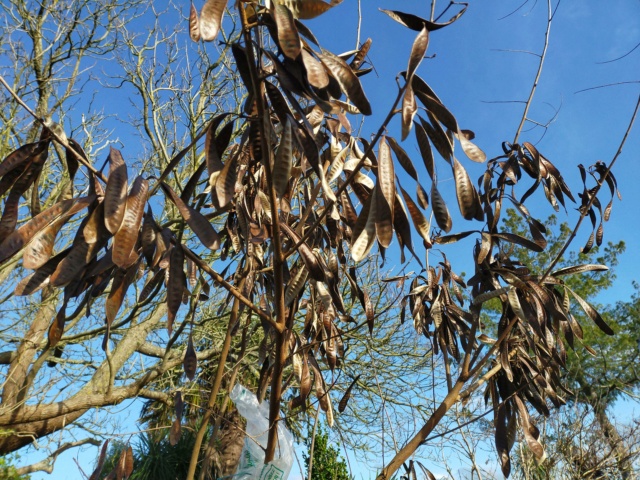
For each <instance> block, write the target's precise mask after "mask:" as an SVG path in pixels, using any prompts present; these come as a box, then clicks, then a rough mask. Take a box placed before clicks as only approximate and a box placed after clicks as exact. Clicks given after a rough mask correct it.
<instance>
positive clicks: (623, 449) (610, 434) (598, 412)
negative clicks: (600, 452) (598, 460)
mask: <svg viewBox="0 0 640 480" xmlns="http://www.w3.org/2000/svg"><path fill="white" fill-rule="evenodd" d="M592 407H593V410H594V413H595V416H596V420H597V421H598V424H599V425H600V428H601V429H602V432H603V433H604V437H605V439H606V441H607V443H608V444H609V447H611V452H612V453H613V454H614V455H615V458H616V461H617V463H618V470H619V471H620V476H621V477H622V478H623V479H624V480H635V479H636V474H635V472H634V471H633V462H632V453H631V452H629V449H628V448H627V446H626V444H625V442H624V440H623V439H622V437H621V436H620V434H619V433H618V429H617V428H616V427H615V425H614V424H612V423H611V421H610V420H609V416H608V415H607V412H606V409H605V408H604V407H603V406H602V405H600V404H599V403H598V402H596V403H595V405H593V404H592Z"/></svg>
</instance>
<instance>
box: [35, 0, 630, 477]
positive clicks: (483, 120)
mask: <svg viewBox="0 0 640 480" xmlns="http://www.w3.org/2000/svg"><path fill="white" fill-rule="evenodd" d="M163 3H164V2H161V1H157V2H155V5H156V6H157V7H158V8H159V7H160V6H161V5H162V4H163ZM440 3H442V5H445V4H446V3H447V2H444V1H442V2H440ZM520 4H521V0H518V1H515V2H514V1H504V0H485V1H482V2H472V4H471V5H470V7H469V9H468V11H467V13H466V14H465V15H464V16H463V17H462V18H461V19H460V20H459V21H458V22H456V23H455V24H454V25H452V26H450V27H447V28H445V29H442V30H440V31H437V32H433V33H432V34H431V39H430V45H429V49H428V51H427V54H428V55H429V56H433V58H429V59H426V60H425V61H423V63H422V65H421V67H420V69H419V70H418V74H419V75H420V76H421V77H422V78H423V79H425V80H426V81H427V82H428V83H429V84H430V85H431V86H432V87H433V89H434V90H435V91H436V93H437V94H438V95H439V96H440V98H441V99H442V100H443V102H444V103H445V105H446V106H447V107H448V108H449V109H450V110H451V111H452V112H453V113H454V115H455V116H456V117H457V119H458V122H459V123H460V125H461V127H462V128H468V129H471V130H473V131H474V132H475V133H476V139H475V140H474V141H475V143H476V144H477V145H478V146H480V147H481V148H482V149H483V150H484V151H485V152H486V153H487V156H488V157H489V158H491V157H494V156H497V155H499V154H501V147H500V145H501V142H503V141H512V140H513V136H514V133H515V130H516V128H517V125H518V123H519V121H520V117H521V115H522V109H523V105H522V104H521V103H496V102H507V101H522V100H525V99H526V98H527V96H528V94H529V91H530V88H531V84H532V81H533V76H534V75H535V72H536V69H537V66H538V58H537V57H536V56H535V55H532V54H529V53H515V52H505V51H501V50H521V51H527V52H533V53H539V52H540V51H541V48H542V45H543V40H544V29H545V26H546V25H545V22H546V13H547V12H546V3H545V2H542V1H538V2H534V1H529V2H528V3H527V4H525V5H524V6H523V7H522V8H521V9H520V10H518V11H517V12H516V13H514V14H512V15H510V16H507V15H508V14H509V13H510V12H512V11H514V10H515V9H516V8H517V7H518V6H519V5H520ZM378 7H380V8H391V9H400V10H403V11H407V12H412V13H415V14H418V15H422V16H425V17H426V16H428V9H429V2H426V1H416V0H412V1H409V0H403V1H400V0H387V1H382V0H380V1H378V0H363V4H362V32H361V40H365V39H366V38H367V37H372V38H373V45H372V49H371V52H370V60H371V63H372V64H373V65H374V67H375V69H376V71H375V72H374V73H371V74H369V75H367V76H366V77H364V78H363V85H364V88H365V92H366V94H367V96H368V98H369V99H370V100H371V102H372V104H373V105H374V115H373V116H372V117H371V118H367V120H366V122H365V124H364V127H363V130H362V134H363V136H365V137H366V136H368V135H369V132H374V131H375V130H377V128H378V125H379V124H380V122H381V120H382V119H383V118H384V116H385V115H386V113H387V110H388V109H389V108H390V106H391V102H392V101H393V98H394V97H395V91H396V85H395V75H396V73H397V72H400V71H402V70H404V69H406V64H407V59H408V54H409V51H410V47H411V44H412V42H413V39H414V37H415V34H416V33H417V32H412V31H409V30H407V29H406V28H404V27H402V26H401V25H399V24H397V23H395V22H394V21H392V20H391V19H389V18H388V17H387V16H386V15H384V14H383V13H381V12H379V11H378ZM183 11H184V13H185V15H186V13H187V12H188V3H187V2H184V8H183ZM357 11H358V8H357V2H356V1H354V0H344V2H343V4H341V5H339V6H337V7H335V8H334V9H333V10H332V11H330V12H328V13H327V14H325V15H323V16H321V17H319V18H318V19H316V20H312V21H309V22H307V25H308V26H309V27H310V28H311V29H312V30H313V32H314V34H315V35H316V37H317V38H318V40H319V41H320V43H321V44H322V46H323V47H324V48H327V49H329V50H331V51H332V52H334V53H340V52H342V51H347V50H351V49H353V48H354V47H355V43H356V34H355V28H354V27H355V24H356V22H357ZM448 16H449V14H446V15H445V17H446V18H448ZM505 16H507V17H506V18H503V17H505ZM123 20H124V19H123ZM176 21H178V19H176ZM139 22H140V21H139ZM140 27H141V28H142V27H143V26H142V25H140ZM183 35H184V36H185V42H186V36H187V33H186V32H185V33H183ZM638 43H640V2H638V1H637V0H626V1H616V2H597V1H593V0H591V1H583V2H567V1H565V2H562V3H561V4H560V6H559V8H558V10H557V13H556V16H555V18H554V22H553V25H552V27H551V35H550V46H549V51H548V54H547V58H546V62H545V67H544V71H543V73H542V77H541V79H540V84H539V88H538V91H537V94H536V97H535V99H534V102H533V106H532V109H531V111H530V117H531V118H532V119H534V120H535V121H536V122H539V123H541V124H545V123H547V122H548V121H549V120H550V119H551V118H553V117H554V116H555V120H554V121H553V123H551V124H550V125H549V127H548V129H546V132H545V131H544V129H542V128H540V127H537V128H533V129H532V130H530V131H528V132H526V133H524V134H523V135H522V136H521V140H527V141H530V142H531V143H534V144H535V145H536V146H537V148H538V150H539V151H540V152H541V153H543V154H544V155H545V156H546V157H548V158H549V159H550V160H551V161H552V162H553V163H554V164H556V165H557V166H558V167H559V168H560V170H561V171H562V173H563V176H564V178H565V180H566V181H567V182H568V184H569V186H570V187H571V189H572V191H573V192H574V194H577V193H578V192H580V190H581V183H580V177H579V175H578V170H577V165H578V164H579V163H582V164H584V165H585V166H588V165H590V164H592V163H594V162H595V161H597V160H603V161H605V162H608V161H610V160H611V158H612V157H613V155H614V154H615V152H616V150H617V148H618V145H619V143H620V140H621V138H622V135H623V133H624V131H625V129H626V126H627V123H628V121H629V118H630V115H631V113H632V111H633V107H634V105H635V102H636V100H637V98H638V95H639V93H640V83H637V82H639V81H640V48H638V49H636V50H635V51H634V52H632V53H631V54H629V55H628V56H626V57H625V58H623V59H621V60H618V61H616V62H611V63H602V62H606V61H609V60H613V59H615V58H618V57H620V56H621V55H624V54H625V53H627V52H629V51H630V50H631V49H633V47H635V46H636V45H638ZM210 48H211V50H212V51H213V47H212V46H210ZM618 82H636V83H629V84H625V85H619V86H613V87H608V88H601V89H597V90H591V91H586V92H582V93H576V92H578V91H580V90H583V89H587V88H591V87H596V86H600V85H605V84H611V83H618ZM98 98H100V97H98ZM125 106H126V102H125V101H124V99H123V100H122V103H120V104H119V103H118V102H117V101H116V102H113V104H105V105H101V109H102V110H104V112H105V113H106V114H112V113H117V112H118V109H120V111H121V109H122V108H123V107H125ZM110 110H111V111H110ZM556 114H557V115H556ZM352 125H354V126H356V125H357V123H356V122H355V121H352ZM526 130H527V129H526V128H525V131H526ZM399 131H400V126H399V118H396V119H395V120H394V121H393V122H392V124H391V126H390V128H389V134H390V135H393V136H396V137H399ZM543 134H544V135H543ZM120 136H121V138H122V139H123V140H124V141H125V143H126V141H127V139H126V135H122V134H121V135H120ZM412 138H413V136H411V137H410V140H408V141H407V143H405V144H404V145H403V146H404V148H405V149H406V150H407V152H408V153H409V154H410V155H411V156H412V157H413V158H414V162H415V163H416V165H417V166H418V168H420V166H421V162H420V161H419V160H418V158H419V156H418V155H419V154H418V151H417V149H416V147H415V146H414V144H413V142H412V140H411V139H412ZM638 152H640V133H639V127H638V126H636V128H635V129H634V131H633V132H632V134H631V136H630V138H629V141H628V143H627V145H626V147H625V149H624V153H623V155H622V156H621V157H620V159H619V161H618V164H617V166H616V167H615V168H614V174H615V175H616V177H617V179H618V186H619V189H620V191H621V193H622V196H623V201H622V202H618V201H616V203H615V204H614V208H613V212H612V216H611V220H610V222H608V224H606V225H605V241H613V242H616V241H619V240H621V239H623V240H625V242H626V243H627V252H626V253H625V254H624V256H623V257H622V258H621V263H620V266H619V267H618V268H617V275H618V279H617V281H616V284H615V288H614V289H612V290H611V291H609V292H608V293H607V294H606V295H604V296H603V297H602V298H601V299H600V300H601V301H602V302H615V301H617V300H625V299H627V298H629V297H630V295H631V292H632V285H631V283H632V281H633V280H640V275H638V273H637V270H636V268H638V266H639V263H640V262H639V261H638V258H639V257H638V254H637V252H638V251H639V250H640V239H639V236H638V234H637V227H638V224H639V223H640V213H639V211H638V205H640V188H639V187H638V185H637V181H638V179H639V178H640V158H638V157H639V154H638ZM458 157H459V159H460V160H461V161H462V162H463V164H464V166H465V167H466V168H467V169H468V171H469V173H470V175H471V177H472V178H474V179H475V178H477V177H478V176H479V175H480V174H481V173H482V172H483V167H482V166H478V165H474V164H472V162H470V161H467V160H465V159H464V158H463V155H462V154H461V153H459V154H458ZM439 166H440V168H441V169H442V170H443V172H444V169H443V168H442V167H443V166H444V162H441V161H440V163H439ZM419 173H420V174H421V176H423V178H425V179H426V173H425V172H424V171H422V172H419ZM441 182H442V184H443V185H444V186H443V188H444V189H447V188H448V189H449V191H451V187H452V184H453V182H452V180H451V178H450V176H447V175H446V174H445V173H443V175H442V177H441ZM447 185H448V187H447ZM405 188H406V187H405ZM449 198H451V197H449ZM602 198H604V199H605V200H604V203H606V202H607V201H608V197H607V193H606V192H605V193H603V197H602ZM536 202H537V203H536ZM529 208H530V210H532V211H533V213H534V216H537V217H538V218H541V219H543V218H545V217H546V216H547V215H548V214H550V213H552V211H551V209H550V208H549V207H547V204H546V201H544V199H543V198H542V197H541V196H537V197H536V198H535V199H534V201H533V202H531V203H530V204H529ZM572 208H573V207H571V206H570V205H569V210H568V213H567V214H565V212H564V211H561V212H560V213H559V214H558V217H559V219H560V221H565V220H566V221H568V222H569V223H570V224H572V222H575V219H576V214H575V211H573V210H572ZM455 209H456V208H455V201H454V203H453V204H451V206H450V210H452V211H453V210H455ZM473 228H477V226H475V227H473ZM466 229H468V226H467V225H464V223H463V222H462V221H460V220H459V219H457V220H456V219H454V226H453V231H461V230H466ZM588 235H589V231H588V230H583V231H581V232H580V233H579V235H578V241H577V242H576V245H575V248H579V246H580V245H581V244H582V243H583V242H584V241H586V239H587V237H588ZM414 242H415V238H414ZM453 251H454V252H459V256H454V258H453V259H452V261H453V263H454V269H455V268H456V267H457V268H459V269H462V270H464V269H465V265H468V264H469V262H470V257H468V253H466V250H465V249H462V248H460V249H458V250H453ZM447 252H449V250H447ZM448 256H449V258H450V259H451V258H452V257H451V254H449V255H448ZM398 262H399V261H398V260H397V257H396V259H395V260H394V257H390V263H391V264H396V265H397V264H398ZM466 268H468V267H466ZM133 405H135V403H134V404H133ZM129 414H130V412H129ZM133 416H134V417H135V415H133ZM125 425H129V426H130V427H131V428H130V429H129V431H130V430H131V429H133V428H134V425H133V422H131V421H130V420H128V421H125ZM95 453H96V452H95V449H88V450H87V451H86V453H85V454H81V455H80V457H81V463H82V464H83V465H91V464H92V462H93V459H94V458H95ZM76 454H77V452H70V453H68V454H65V455H63V456H62V457H61V458H60V459H59V460H58V464H57V465H56V473H54V475H53V477H49V476H46V475H42V476H41V475H34V476H33V478H34V479H40V478H68V479H73V478H80V476H79V474H76V472H77V468H76V466H75V463H73V461H71V458H72V457H73V456H75V455H76ZM34 458H35V457H34ZM23 460H25V458H23ZM295 467H296V465H295V464H294V472H295ZM89 470H90V468H89ZM358 470H359V471H360V472H366V471H367V469H366V466H364V465H360V466H359V467H358ZM85 471H87V469H85ZM363 475H365V476H364V477H363V478H367V477H366V474H365V473H363ZM292 478H295V477H294V475H292ZM357 478H361V477H360V475H359V476H358V477H357Z"/></svg>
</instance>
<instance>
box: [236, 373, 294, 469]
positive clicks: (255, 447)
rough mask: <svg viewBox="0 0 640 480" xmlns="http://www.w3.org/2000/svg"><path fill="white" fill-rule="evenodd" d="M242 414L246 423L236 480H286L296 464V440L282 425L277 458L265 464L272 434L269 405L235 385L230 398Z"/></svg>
mask: <svg viewBox="0 0 640 480" xmlns="http://www.w3.org/2000/svg"><path fill="white" fill-rule="evenodd" d="M230 398H231V400H233V402H234V403H235V404H236V408H237V409H238V412H240V415H242V416H243V417H244V418H245V419H246V420H247V428H246V432H247V437H246V438H245V440H244V447H243V449H242V455H241V456H240V464H239V465H238V471H237V472H236V474H235V475H233V476H232V477H231V478H233V480H286V479H287V478H288V477H289V472H290V471H291V466H292V465H293V437H292V435H291V432H289V430H287V429H286V428H285V427H284V425H282V423H280V424H279V425H278V445H277V447H276V454H275V458H274V460H273V461H272V462H269V463H268V464H266V465H265V464H264V450H265V449H266V448H267V439H268V435H269V402H267V401H264V402H262V403H261V404H260V403H258V399H257V398H256V396H255V394H253V393H251V392H250V391H249V390H247V389H246V388H244V387H243V386H242V385H238V384H236V386H235V387H233V391H232V392H231V395H230Z"/></svg>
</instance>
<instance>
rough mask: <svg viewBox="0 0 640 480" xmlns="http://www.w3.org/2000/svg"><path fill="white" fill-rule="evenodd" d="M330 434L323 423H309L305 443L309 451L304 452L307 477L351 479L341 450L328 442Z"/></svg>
mask: <svg viewBox="0 0 640 480" xmlns="http://www.w3.org/2000/svg"><path fill="white" fill-rule="evenodd" d="M328 441H329V436H328V435H327V432H326V431H325V429H324V428H323V426H322V424H317V425H314V426H313V427H312V426H311V425H309V428H308V436H307V440H306V441H305V445H306V447H307V448H308V450H307V452H303V453H302V458H303V459H304V464H305V468H306V472H307V477H306V478H308V479H310V480H351V479H352V478H353V477H351V476H350V475H349V470H348V469H347V463H346V462H345V461H344V458H342V455H341V454H340V450H338V449H337V448H336V447H334V446H332V445H330V444H329V443H328Z"/></svg>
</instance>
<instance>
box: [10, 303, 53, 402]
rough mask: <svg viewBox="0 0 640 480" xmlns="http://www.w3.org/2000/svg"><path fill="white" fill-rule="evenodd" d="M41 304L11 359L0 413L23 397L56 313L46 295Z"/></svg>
mask: <svg viewBox="0 0 640 480" xmlns="http://www.w3.org/2000/svg"><path fill="white" fill-rule="evenodd" d="M42 303H43V304H42V306H41V307H40V309H39V310H38V312H37V313H36V314H35V315H34V318H33V322H32V323H31V326H30V327H29V330H28V331H27V333H26V334H25V336H24V338H23V340H22V342H20V345H19V346H18V349H17V351H16V354H15V356H13V358H12V359H11V365H10V366H9V371H8V372H7V377H6V380H5V382H4V388H3V390H2V402H1V404H0V405H1V407H0V411H2V410H4V409H6V408H7V407H13V406H15V405H16V404H17V403H19V402H20V401H22V400H23V399H24V397H25V394H26V389H25V387H26V385H27V382H26V380H27V372H28V371H29V368H30V366H31V365H32V363H33V359H34V357H35V355H36V353H37V351H38V349H39V348H40V345H41V343H42V340H43V339H44V334H45V332H46V331H47V329H48V328H49V324H50V323H51V320H52V319H53V317H54V316H55V313H56V308H55V303H54V302H53V301H51V299H50V298H49V295H47V294H46V293H45V294H43V299H42Z"/></svg>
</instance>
